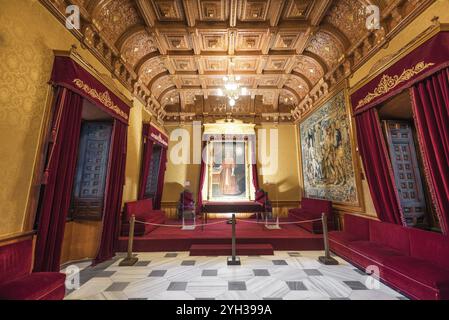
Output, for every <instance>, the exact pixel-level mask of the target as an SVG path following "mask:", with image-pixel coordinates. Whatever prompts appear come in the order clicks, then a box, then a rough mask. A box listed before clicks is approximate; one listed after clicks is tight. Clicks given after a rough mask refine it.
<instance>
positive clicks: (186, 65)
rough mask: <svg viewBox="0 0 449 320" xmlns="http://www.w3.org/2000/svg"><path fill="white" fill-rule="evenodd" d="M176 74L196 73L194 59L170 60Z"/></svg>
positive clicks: (174, 57) (179, 58)
mask: <svg viewBox="0 0 449 320" xmlns="http://www.w3.org/2000/svg"><path fill="white" fill-rule="evenodd" d="M170 60H171V61H172V63H173V65H174V68H175V70H176V72H196V71H197V70H198V68H197V66H196V63H195V59H194V57H176V56H173V57H171V58H170Z"/></svg>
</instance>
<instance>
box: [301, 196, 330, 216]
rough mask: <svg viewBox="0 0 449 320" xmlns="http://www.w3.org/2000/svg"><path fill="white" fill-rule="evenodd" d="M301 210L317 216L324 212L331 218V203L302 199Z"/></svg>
mask: <svg viewBox="0 0 449 320" xmlns="http://www.w3.org/2000/svg"><path fill="white" fill-rule="evenodd" d="M301 209H303V210H307V211H310V212H316V213H319V214H321V213H323V212H324V213H326V214H327V215H328V217H330V216H332V202H331V201H327V200H320V199H310V198H303V199H302V200H301Z"/></svg>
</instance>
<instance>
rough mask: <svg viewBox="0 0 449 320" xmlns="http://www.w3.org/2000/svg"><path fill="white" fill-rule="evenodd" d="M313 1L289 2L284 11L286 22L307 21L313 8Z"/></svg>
mask: <svg viewBox="0 0 449 320" xmlns="http://www.w3.org/2000/svg"><path fill="white" fill-rule="evenodd" d="M313 3H314V1H313V0H301V1H298V0H288V1H287V5H286V7H285V10H284V19H286V20H306V19H307V18H308V17H309V14H310V12H311V10H312V7H313Z"/></svg>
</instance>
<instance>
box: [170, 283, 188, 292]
mask: <svg viewBox="0 0 449 320" xmlns="http://www.w3.org/2000/svg"><path fill="white" fill-rule="evenodd" d="M186 289H187V282H171V283H170V285H169V286H168V289H167V291H185V290H186Z"/></svg>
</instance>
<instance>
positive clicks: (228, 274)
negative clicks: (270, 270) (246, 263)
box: [218, 266, 254, 281]
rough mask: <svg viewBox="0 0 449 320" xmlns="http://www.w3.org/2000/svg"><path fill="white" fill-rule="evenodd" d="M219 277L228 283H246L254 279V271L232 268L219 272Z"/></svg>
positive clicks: (222, 269)
mask: <svg viewBox="0 0 449 320" xmlns="http://www.w3.org/2000/svg"><path fill="white" fill-rule="evenodd" d="M218 277H219V278H220V279H223V280H227V281H246V280H249V279H251V278H253V277H254V273H253V270H252V269H249V268H243V267H241V266H230V267H226V268H221V269H219V270H218Z"/></svg>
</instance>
